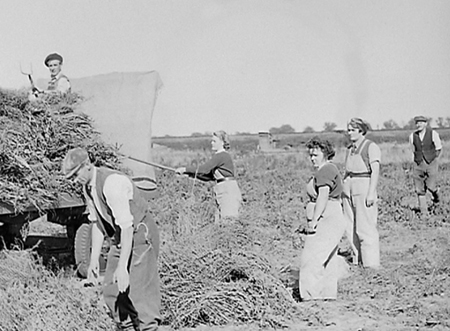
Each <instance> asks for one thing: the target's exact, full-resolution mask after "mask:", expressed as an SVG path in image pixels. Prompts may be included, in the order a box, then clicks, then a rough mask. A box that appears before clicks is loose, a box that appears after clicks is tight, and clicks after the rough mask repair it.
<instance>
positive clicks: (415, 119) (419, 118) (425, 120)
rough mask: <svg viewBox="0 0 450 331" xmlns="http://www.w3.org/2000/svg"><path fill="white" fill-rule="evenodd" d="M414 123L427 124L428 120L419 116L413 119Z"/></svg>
mask: <svg viewBox="0 0 450 331" xmlns="http://www.w3.org/2000/svg"><path fill="white" fill-rule="evenodd" d="M414 122H428V119H427V118H426V117H425V116H422V115H419V116H416V117H414Z"/></svg>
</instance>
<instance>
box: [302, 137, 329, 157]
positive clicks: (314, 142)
mask: <svg viewBox="0 0 450 331" xmlns="http://www.w3.org/2000/svg"><path fill="white" fill-rule="evenodd" d="M306 148H308V149H314V148H318V149H320V150H321V151H322V153H323V155H324V156H325V158H326V159H327V160H331V159H332V158H333V157H334V156H335V155H336V151H335V150H334V145H333V143H331V142H330V141H329V140H326V139H320V138H319V137H318V136H315V137H313V138H311V139H310V140H308V142H307V143H306Z"/></svg>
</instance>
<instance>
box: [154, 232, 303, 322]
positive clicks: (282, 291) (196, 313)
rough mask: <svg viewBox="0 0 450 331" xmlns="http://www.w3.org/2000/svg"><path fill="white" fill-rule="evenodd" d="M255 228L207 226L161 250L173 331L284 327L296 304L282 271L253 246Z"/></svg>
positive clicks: (166, 317)
mask: <svg viewBox="0 0 450 331" xmlns="http://www.w3.org/2000/svg"><path fill="white" fill-rule="evenodd" d="M257 236H260V234H258V232H257V231H256V230H255V229H252V228H251V227H249V226H245V225H240V224H237V223H235V224H231V225H229V226H227V225H222V226H217V225H209V226H205V227H203V228H202V229H197V232H195V233H193V234H191V235H187V236H185V237H184V238H179V239H178V240H177V241H174V242H171V243H170V244H167V245H165V246H163V250H162V253H161V258H160V260H161V283H162V293H163V305H164V309H163V315H164V316H163V318H164V323H165V324H170V325H171V327H173V328H180V327H195V326H198V325H200V324H206V325H227V324H247V323H258V324H259V325H260V326H261V327H274V328H278V327H283V326H286V325H287V323H288V321H289V320H290V319H291V318H292V316H293V314H294V305H293V300H292V298H291V296H290V293H288V291H287V290H286V288H285V287H284V285H283V284H282V282H281V280H280V277H279V275H278V270H277V268H275V267H274V266H273V264H272V263H270V261H268V260H267V259H266V258H265V254H264V252H263V251H261V250H260V249H258V248H255V247H252V245H253V242H255V241H256V237H257Z"/></svg>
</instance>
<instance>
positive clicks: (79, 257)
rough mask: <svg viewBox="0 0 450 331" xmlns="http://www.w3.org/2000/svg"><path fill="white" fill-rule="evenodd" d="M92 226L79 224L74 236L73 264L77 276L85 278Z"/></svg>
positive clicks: (89, 255)
mask: <svg viewBox="0 0 450 331" xmlns="http://www.w3.org/2000/svg"><path fill="white" fill-rule="evenodd" d="M91 233H92V224H86V223H85V224H81V226H80V227H79V228H78V230H77V233H76V234H75V263H76V266H77V271H78V275H80V277H83V278H86V277H87V270H88V267H89V261H90V258H91Z"/></svg>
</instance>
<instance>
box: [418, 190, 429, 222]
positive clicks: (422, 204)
mask: <svg viewBox="0 0 450 331" xmlns="http://www.w3.org/2000/svg"><path fill="white" fill-rule="evenodd" d="M418 198H419V209H420V214H421V215H422V216H423V217H428V205H427V199H426V195H419V196H418Z"/></svg>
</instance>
